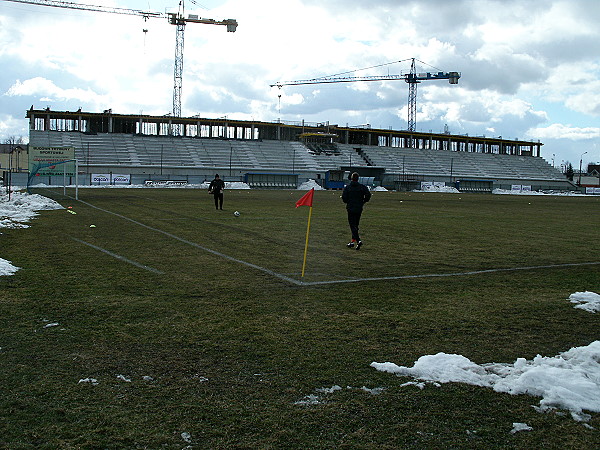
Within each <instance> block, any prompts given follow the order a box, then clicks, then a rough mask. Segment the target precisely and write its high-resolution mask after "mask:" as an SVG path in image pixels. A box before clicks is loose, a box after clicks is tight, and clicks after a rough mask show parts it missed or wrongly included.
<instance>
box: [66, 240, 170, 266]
mask: <svg viewBox="0 0 600 450" xmlns="http://www.w3.org/2000/svg"><path fill="white" fill-rule="evenodd" d="M71 239H73V240H74V241H77V242H79V243H80V244H83V245H87V246H88V247H92V248H93V249H96V250H98V251H101V252H102V253H105V254H107V255H109V256H112V257H113V258H116V259H118V260H121V261H124V262H126V263H129V264H132V265H134V266H136V267H139V268H140V269H144V270H148V271H149V272H154V273H157V274H159V275H163V274H164V272H161V271H160V270H157V269H155V268H153V267H150V266H145V265H143V264H140V263H138V262H135V261H132V260H131V259H127V258H125V257H124V256H121V255H117V254H116V253H113V252H111V251H108V250H106V249H104V248H102V247H98V246H97V245H94V244H90V243H89V242H85V241H82V240H81V239H77V238H74V237H73V236H71Z"/></svg>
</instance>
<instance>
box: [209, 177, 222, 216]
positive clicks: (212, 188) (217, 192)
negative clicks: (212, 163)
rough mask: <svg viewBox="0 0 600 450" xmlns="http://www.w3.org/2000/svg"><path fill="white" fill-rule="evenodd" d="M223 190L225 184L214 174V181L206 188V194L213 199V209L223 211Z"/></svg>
mask: <svg viewBox="0 0 600 450" xmlns="http://www.w3.org/2000/svg"><path fill="white" fill-rule="evenodd" d="M224 190H225V182H224V181H223V180H221V179H220V178H219V174H218V173H217V174H215V179H214V180H212V181H211V182H210V185H209V186H208V193H209V194H212V195H214V197H215V208H216V209H223V191H224Z"/></svg>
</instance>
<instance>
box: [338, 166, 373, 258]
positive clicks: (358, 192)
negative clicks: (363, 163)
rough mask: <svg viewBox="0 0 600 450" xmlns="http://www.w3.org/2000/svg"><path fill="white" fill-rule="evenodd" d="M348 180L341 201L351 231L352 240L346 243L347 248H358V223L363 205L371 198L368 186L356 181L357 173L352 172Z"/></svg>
mask: <svg viewBox="0 0 600 450" xmlns="http://www.w3.org/2000/svg"><path fill="white" fill-rule="evenodd" d="M350 180H351V181H350V184H347V185H346V186H345V187H344V190H343V191H342V201H343V202H344V203H345V204H346V211H348V224H349V225H350V231H351V232H352V241H350V242H349V243H348V248H354V247H355V246H356V250H359V249H360V247H362V245H363V243H362V241H361V240H360V236H359V234H358V225H359V223H360V216H361V214H362V211H363V206H364V204H365V203H367V202H368V201H369V200H370V199H371V192H370V191H369V188H368V187H366V186H365V185H364V184H360V183H359V182H358V173H356V172H354V173H353V174H352V175H351V177H350Z"/></svg>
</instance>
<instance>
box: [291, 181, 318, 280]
mask: <svg viewBox="0 0 600 450" xmlns="http://www.w3.org/2000/svg"><path fill="white" fill-rule="evenodd" d="M314 194H315V188H312V189H311V190H310V191H308V192H307V193H306V194H304V195H303V196H302V197H301V198H300V200H298V201H297V202H296V208H297V207H298V206H310V209H309V211H308V226H307V227H306V243H305V244H304V262H303V263H302V278H304V268H305V267H306V252H307V251H308V234H309V233H310V218H311V217H312V209H313V196H314Z"/></svg>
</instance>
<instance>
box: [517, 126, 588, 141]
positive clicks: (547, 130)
mask: <svg viewBox="0 0 600 450" xmlns="http://www.w3.org/2000/svg"><path fill="white" fill-rule="evenodd" d="M527 135H528V136H529V137H536V138H539V139H568V140H574V141H582V140H590V139H598V138H600V128H598V127H587V128H578V127H571V126H569V125H563V124H559V123H555V124H552V125H549V126H547V127H543V128H532V129H530V130H529V131H528V132H527Z"/></svg>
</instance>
